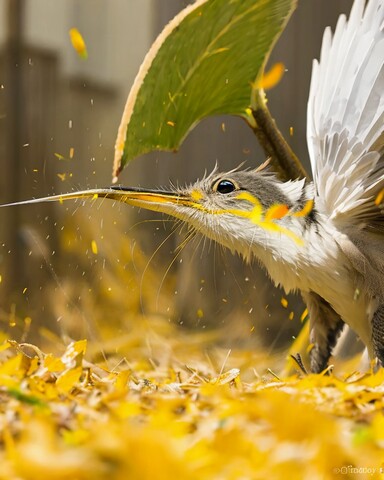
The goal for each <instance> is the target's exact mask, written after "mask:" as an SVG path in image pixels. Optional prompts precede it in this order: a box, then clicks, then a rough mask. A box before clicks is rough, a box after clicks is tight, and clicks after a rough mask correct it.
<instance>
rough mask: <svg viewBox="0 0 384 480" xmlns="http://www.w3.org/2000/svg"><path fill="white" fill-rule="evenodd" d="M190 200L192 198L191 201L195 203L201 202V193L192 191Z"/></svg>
mask: <svg viewBox="0 0 384 480" xmlns="http://www.w3.org/2000/svg"><path fill="white" fill-rule="evenodd" d="M191 198H192V200H195V201H196V202H198V201H199V200H201V199H202V198H203V194H202V193H201V191H200V190H192V192H191Z"/></svg>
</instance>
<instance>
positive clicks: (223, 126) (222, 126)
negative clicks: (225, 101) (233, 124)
mask: <svg viewBox="0 0 384 480" xmlns="http://www.w3.org/2000/svg"><path fill="white" fill-rule="evenodd" d="M221 131H222V132H225V123H224V122H223V123H222V124H221Z"/></svg>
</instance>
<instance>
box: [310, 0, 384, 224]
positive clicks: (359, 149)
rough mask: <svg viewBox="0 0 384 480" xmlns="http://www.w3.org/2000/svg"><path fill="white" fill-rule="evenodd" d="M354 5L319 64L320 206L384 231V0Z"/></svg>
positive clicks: (314, 85)
mask: <svg viewBox="0 0 384 480" xmlns="http://www.w3.org/2000/svg"><path fill="white" fill-rule="evenodd" d="M364 7H365V1H364V0H355V2H354V4H353V7H352V10H351V14H350V17H349V20H348V21H347V19H346V17H345V16H344V15H341V16H340V18H339V20H338V22H337V26H336V29H335V33H334V35H333V36H332V33H331V30H330V28H327V29H326V30H325V32H324V37H323V43H322V49H321V55H320V61H319V62H318V61H317V60H314V62H313V70H312V80H311V88H310V94H309V100H308V109H307V116H308V118H307V141H308V149H309V155H310V160H311V167H312V172H313V179H314V182H315V186H316V194H317V198H316V203H317V206H318V208H319V210H322V211H324V212H326V213H327V214H328V215H329V216H330V217H331V218H332V219H333V220H334V221H335V222H339V223H340V224H343V223H344V224H346V225H356V224H359V225H361V226H371V227H372V226H373V227H379V228H380V229H384V205H383V206H382V207H383V208H382V210H380V206H377V205H376V204H375V198H376V197H377V195H378V194H379V192H380V191H381V190H382V189H383V188H384V0H369V1H368V3H367V5H366V7H365V8H364Z"/></svg>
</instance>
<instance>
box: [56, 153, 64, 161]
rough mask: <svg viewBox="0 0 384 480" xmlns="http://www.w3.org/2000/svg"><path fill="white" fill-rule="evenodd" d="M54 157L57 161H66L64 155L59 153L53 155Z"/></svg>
mask: <svg viewBox="0 0 384 480" xmlns="http://www.w3.org/2000/svg"><path fill="white" fill-rule="evenodd" d="M54 155H55V157H56V158H58V159H59V160H66V158H65V157H64V155H61V154H60V153H54Z"/></svg>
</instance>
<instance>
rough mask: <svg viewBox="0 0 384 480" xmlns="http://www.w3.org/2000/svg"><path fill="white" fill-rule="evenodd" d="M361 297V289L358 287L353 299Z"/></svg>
mask: <svg viewBox="0 0 384 480" xmlns="http://www.w3.org/2000/svg"><path fill="white" fill-rule="evenodd" d="M359 297H360V289H358V288H356V290H355V292H354V294H353V300H354V301H355V302H356V300H358V299H359Z"/></svg>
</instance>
